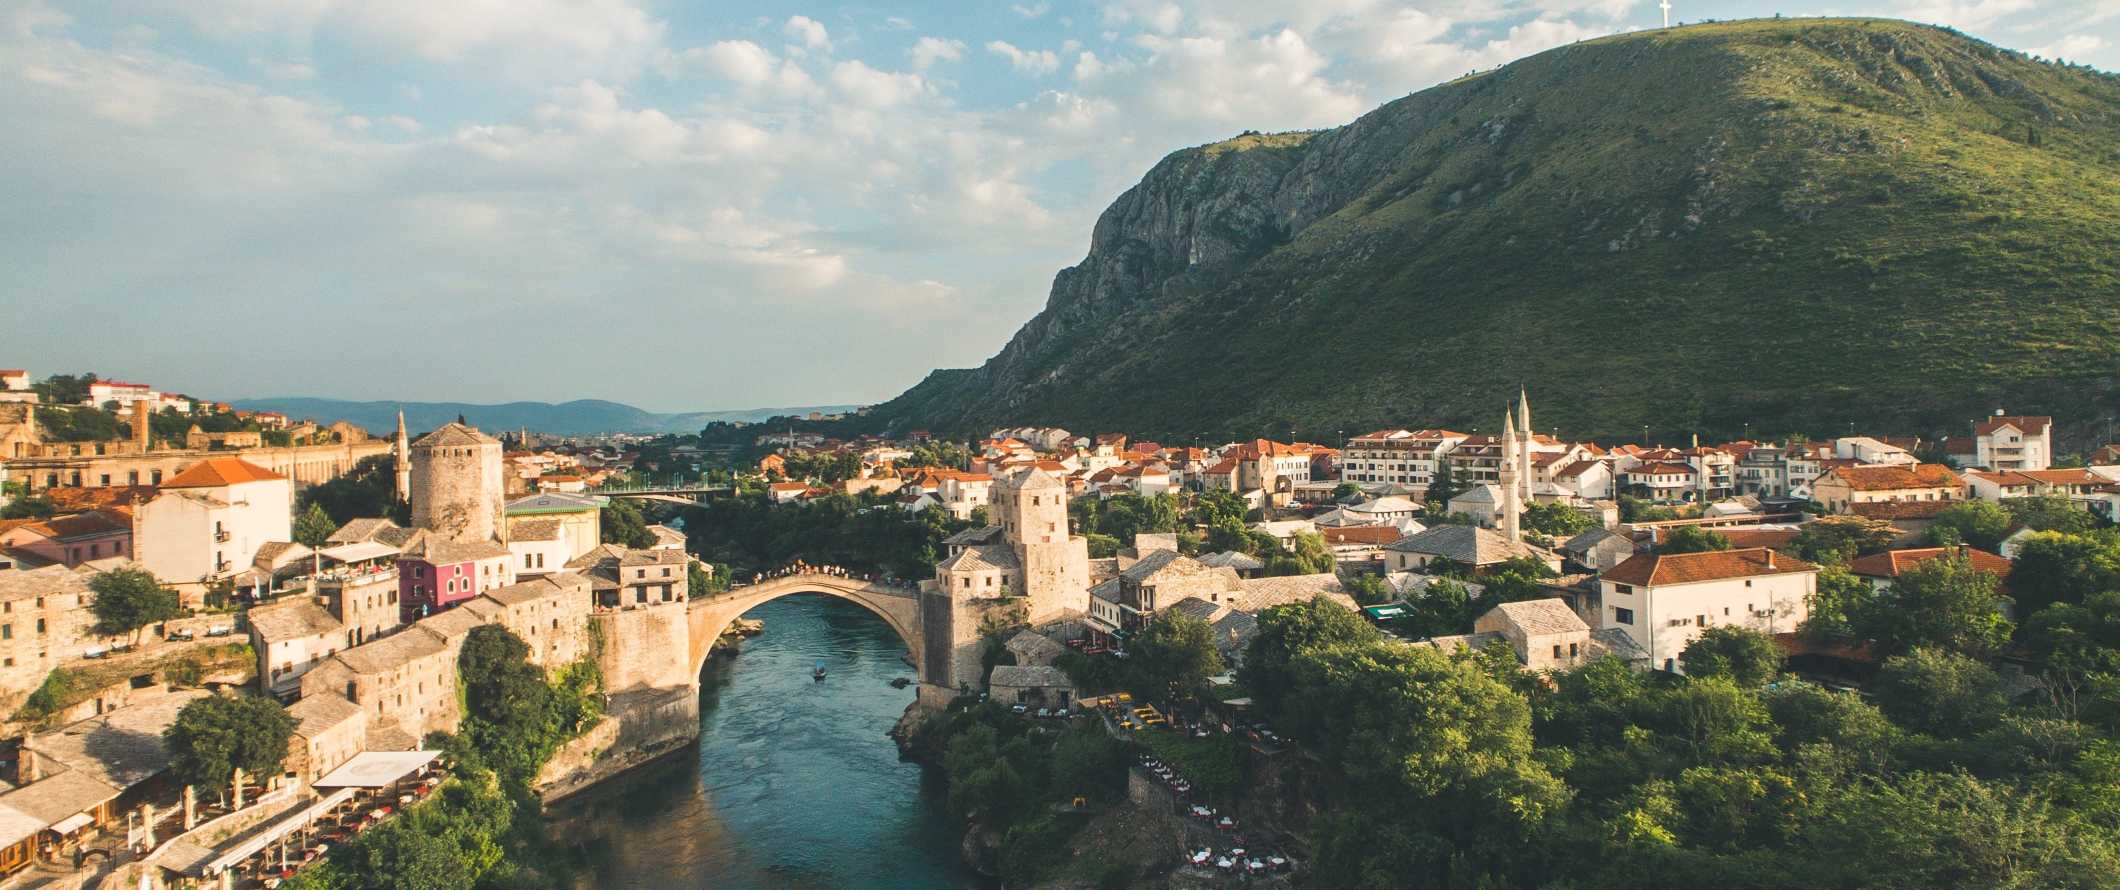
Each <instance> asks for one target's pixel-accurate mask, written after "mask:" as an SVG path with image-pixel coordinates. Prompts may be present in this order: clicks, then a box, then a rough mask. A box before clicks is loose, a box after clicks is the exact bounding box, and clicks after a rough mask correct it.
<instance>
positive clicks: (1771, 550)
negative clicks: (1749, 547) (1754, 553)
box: [1765, 547, 1774, 569]
mask: <svg viewBox="0 0 2120 890" xmlns="http://www.w3.org/2000/svg"><path fill="white" fill-rule="evenodd" d="M1765 550H1766V551H1767V568H1768V569H1772V568H1774V548H1772V547H1767V548H1765Z"/></svg>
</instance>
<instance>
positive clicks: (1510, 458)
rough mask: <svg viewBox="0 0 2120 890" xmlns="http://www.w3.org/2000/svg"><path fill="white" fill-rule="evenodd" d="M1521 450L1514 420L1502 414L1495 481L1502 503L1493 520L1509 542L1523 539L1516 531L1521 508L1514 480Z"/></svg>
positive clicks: (1509, 415)
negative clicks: (1500, 446)
mask: <svg viewBox="0 0 2120 890" xmlns="http://www.w3.org/2000/svg"><path fill="white" fill-rule="evenodd" d="M1522 449H1523V445H1522V444H1520V443H1518V442H1517V439H1516V418H1515V417H1514V416H1513V415H1511V414H1510V412H1507V411H1504V412H1502V466H1501V471H1500V474H1499V478H1498V479H1497V480H1496V481H1497V482H1499V483H1500V487H1501V489H1502V502H1501V503H1500V504H1499V505H1497V509H1499V510H1501V511H1502V515H1500V516H1498V517H1495V519H1496V520H1497V524H1498V525H1499V526H1500V527H1501V530H1502V537H1505V538H1507V539H1509V540H1511V541H1519V540H1522V539H1523V537H1522V534H1521V533H1520V532H1519V531H1518V529H1517V521H1518V519H1517V513H1519V512H1520V511H1521V509H1522V508H1521V507H1520V506H1519V504H1520V503H1521V501H1519V500H1518V494H1517V479H1516V467H1517V457H1518V454H1519V452H1520V451H1522Z"/></svg>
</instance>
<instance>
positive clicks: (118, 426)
mask: <svg viewBox="0 0 2120 890" xmlns="http://www.w3.org/2000/svg"><path fill="white" fill-rule="evenodd" d="M37 431H38V433H39V434H41V435H42V436H43V437H44V440H45V441H47V442H107V441H110V440H112V439H125V438H129V437H131V435H132V433H131V427H129V426H127V425H126V423H125V421H123V420H121V419H119V418H118V415H117V414H115V413H112V412H110V411H107V410H105V409H103V408H100V407H97V408H90V407H86V406H76V407H64V406H59V405H40V406H38V408H37Z"/></svg>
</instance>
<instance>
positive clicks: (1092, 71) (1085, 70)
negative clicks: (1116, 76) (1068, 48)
mask: <svg viewBox="0 0 2120 890" xmlns="http://www.w3.org/2000/svg"><path fill="white" fill-rule="evenodd" d="M1103 73H1104V62H1103V61H1102V60H1100V59H1098V58H1097V54H1096V53H1093V52H1090V51H1088V50H1083V51H1082V55H1080V56H1077V57H1075V79H1076V80H1094V79H1095V78H1096V77H1097V75H1099V74H1103Z"/></svg>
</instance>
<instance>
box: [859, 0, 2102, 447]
mask: <svg viewBox="0 0 2120 890" xmlns="http://www.w3.org/2000/svg"><path fill="white" fill-rule="evenodd" d="M2116 145H2120V79H2116V78H2115V77H2113V76H2112V75H2109V74H2105V73H2101V72H2097V71H2094V70H2090V69H2084V68H2077V67H2069V66H2060V65H2055V64H2050V63H2044V62H2038V61H2033V60H2031V59H2029V58H2027V57H2025V56H2024V55H2022V54H2020V53H2015V52H2011V51H2008V50H2004V49H1999V48H1997V47H1993V46H1990V45H1988V44H1985V43H1981V42H1978V41H1975V40H1972V39H1969V38H1966V37H1964V36H1963V35H1959V34H1957V33H1955V32H1951V31H1947V30H1941V29H1935V28H1929V27H1925V26H1916V25H1910V24H1906V23H1900V22H1890V21H1877V20H1806V21H1801V22H1798V21H1788V22H1782V21H1759V22H1739V23H1727V24H1720V25H1703V26H1696V27H1687V28H1681V29H1674V30H1669V31H1656V32H1644V33H1637V34H1630V35H1622V36H1619V37H1614V38H1608V39H1605V40H1599V41H1591V42H1586V43H1582V44H1577V45H1574V46H1567V47H1562V48H1559V49H1555V50H1551V51H1549V52H1546V53H1542V54H1539V55H1537V56H1533V57H1531V58H1528V59H1524V60H1521V61H1519V62H1516V63H1513V64H1511V65H1508V66H1506V67H1504V68H1501V69H1498V70H1495V71H1492V72H1487V73H1483V74H1480V75H1478V76H1475V77H1469V78H1465V79H1461V80H1458V81H1454V82H1451V83H1448V84H1444V85H1442V86H1438V87H1435V88H1433V89H1429V90H1425V91H1422V92H1420V93H1417V94H1414V95H1411V96H1408V97H1406V98H1403V99H1400V100H1398V101H1395V102H1392V103H1390V104H1387V105H1385V106H1383V107H1381V108H1378V109H1376V110H1375V111H1372V112H1370V113H1369V114H1367V115H1364V116H1363V117H1362V118H1360V119H1359V120H1356V121H1354V122H1353V123H1350V124H1348V125H1346V126H1343V127H1339V128H1336V129H1332V130H1328V131H1323V132H1317V133H1290V134H1278V135H1260V134H1246V135H1244V136H1240V137H1238V138H1236V139H1232V140H1229V141H1225V142H1220V143H1216V144H1213V145H1208V146H1203V147H1199V148H1193V149H1187V150H1184V151H1180V152H1177V153H1175V154H1172V155H1170V156H1169V157H1167V158H1165V159H1164V160H1163V161H1162V162H1161V163H1159V164H1157V165H1156V166H1155V167H1154V168H1153V169H1152V170H1150V171H1149V172H1148V174H1147V175H1146V176H1145V177H1144V178H1143V179H1142V180H1141V182H1140V183H1139V184H1138V185H1136V186H1135V187H1134V188H1132V189H1130V190H1128V191H1127V192H1126V193H1125V194H1124V195H1122V196H1120V198H1119V199H1118V200H1117V201H1116V202H1115V203H1113V204H1112V206H1111V207H1110V208H1109V209H1107V210H1106V211H1105V212H1104V214H1103V215H1102V216H1101V217H1100V218H1099V220H1098V222H1097V224H1096V227H1095V230H1094V233H1093V235H1092V237H1091V241H1090V246H1089V252H1088V254H1087V256H1086V257H1085V258H1084V259H1083V261H1082V262H1081V263H1080V264H1078V265H1076V266H1074V267H1071V268H1068V269H1065V270H1062V271H1061V272H1060V273H1059V274H1058V275H1056V276H1055V278H1054V281H1053V287H1052V291H1051V294H1050V297H1049V299H1048V301H1047V303H1046V306H1045V309H1044V310H1043V311H1042V312H1040V313H1039V314H1038V315H1037V316H1036V317H1035V318H1033V319H1031V321H1030V322H1029V323H1027V324H1026V325H1024V327H1023V328H1022V329H1021V330H1020V331H1018V332H1017V334H1016V335H1015V336H1014V338H1012V339H1011V340H1010V341H1009V343H1008V344H1007V345H1006V346H1005V347H1003V348H1002V350H1001V351H1000V352H999V353H998V354H996V355H995V356H994V357H993V358H992V359H990V360H989V361H988V362H987V363H986V364H985V365H983V366H981V367H979V368H976V369H967V370H948V371H937V372H935V373H934V374H932V375H931V376H930V377H929V378H928V379H927V380H926V381H924V382H922V383H921V384H920V385H919V386H916V387H914V388H913V389H912V390H910V391H908V392H907V393H905V394H904V395H902V396H900V397H899V398H897V399H895V400H892V401H890V402H887V403H885V404H883V405H880V406H878V407H877V408H876V410H875V411H874V412H873V414H872V416H871V417H870V418H868V421H869V422H873V423H876V424H880V425H884V426H887V427H891V428H896V429H900V430H903V429H912V428H918V427H927V428H931V429H935V430H948V431H963V432H983V431H985V430H986V429H989V428H991V426H993V425H999V424H1029V423H1055V424H1059V425H1062V426H1066V427H1069V428H1072V429H1080V430H1105V429H1125V430H1129V431H1132V432H1135V433H1137V434H1141V435H1153V436H1157V437H1161V438H1165V439H1167V440H1182V439H1187V438H1190V437H1192V436H1198V435H1203V434H1205V435H1227V434H1233V433H1256V432H1272V433H1276V434H1279V433H1284V432H1286V431H1287V430H1288V429H1289V428H1290V427H1296V428H1298V429H1299V430H1301V431H1303V432H1304V433H1305V434H1307V435H1309V436H1313V437H1329V436H1331V435H1332V431H1333V430H1334V429H1339V428H1344V429H1347V430H1353V429H1355V428H1366V427H1367V426H1372V425H1382V424H1395V423H1405V422H1414V421H1419V422H1443V423H1452V424H1463V425H1474V424H1477V423H1478V422H1479V421H1480V419H1482V418H1485V417H1488V416H1489V415H1491V414H1493V413H1494V410H1495V409H1496V408H1497V407H1498V406H1499V405H1501V404H1502V403H1503V400H1504V399H1505V398H1506V397H1507V396H1508V395H1510V394H1513V393H1514V392H1515V391H1516V388H1517V387H1518V386H1519V385H1520V384H1529V385H1530V386H1532V387H1533V388H1534V389H1536V390H1539V391H1540V392H1541V393H1543V394H1544V397H1543V398H1542V401H1543V402H1544V403H1545V404H1548V405H1551V406H1553V407H1552V408H1551V409H1549V411H1548V413H1546V415H1545V417H1546V418H1547V419H1550V420H1553V421H1556V422H1559V423H1561V424H1562V425H1564V426H1565V427H1567V428H1568V429H1569V431H1571V432H1574V433H1578V434H1603V435H1608V436H1611V435H1629V436H1631V435H1634V434H1638V433H1639V432H1640V430H1641V427H1642V426H1643V425H1644V424H1646V425H1649V426H1650V427H1651V428H1652V430H1654V431H1657V432H1667V433H1681V432H1683V431H1686V430H1700V431H1704V432H1710V433H1714V432H1736V431H1738V430H1739V429H1740V428H1742V427H1743V426H1745V425H1746V424H1750V425H1752V426H1753V428H1754V429H1764V430H1776V429H1787V430H1801V429H1807V428H1814V427H1822V426H1840V427H1841V428H1844V424H1845V423H1846V421H1847V419H1850V418H1855V417H1863V418H1869V419H1872V420H1873V422H1877V423H1880V424H1894V425H1897V426H1899V427H1900V428H1904V429H1910V430H1926V429H1930V428H1935V429H1941V430H1948V431H1957V430H1958V428H1959V427H1960V426H1962V423H1963V421H1964V418H1966V417H1970V416H1974V414H1976V413H1979V412H1980V411H1982V410H1991V409H1992V408H1993V407H1994V406H1995V405H1996V404H2001V403H2003V402H2004V401H2006V402H2007V403H2008V405H2009V407H2010V408H2011V409H2012V410H2026V411H2051V412H2053V413H2073V414H2077V415H2079V416H2080V415H2081V414H2085V413H2089V412H2092V411H2095V410H2098V409H2097V404H2098V403H2099V401H2100V400H2101V398H2102V397H2103V396H2104V395H2105V394H2107V393H2109V392H2111V391H2112V389H2113V385H2112V381H2113V380H2114V378H2116V377H2120V349H2116V348H2115V347H2120V259H2116V257H2120V237H2116V236H2115V235H2114V234H2113V233H2114V232H2116V231H2120V149H2115V148H2114V146H2116ZM1968 412H1971V413H1968ZM1821 431H1823V430H1822V429H1821Z"/></svg>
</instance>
